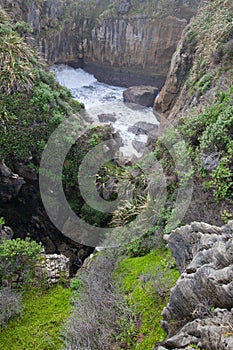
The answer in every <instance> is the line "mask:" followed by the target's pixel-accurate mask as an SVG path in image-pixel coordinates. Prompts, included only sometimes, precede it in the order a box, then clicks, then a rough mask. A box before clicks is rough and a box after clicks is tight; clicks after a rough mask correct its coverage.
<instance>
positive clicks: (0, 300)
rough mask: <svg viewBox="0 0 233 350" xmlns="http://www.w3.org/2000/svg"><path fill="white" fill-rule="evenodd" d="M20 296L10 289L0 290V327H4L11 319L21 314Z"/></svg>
mask: <svg viewBox="0 0 233 350" xmlns="http://www.w3.org/2000/svg"><path fill="white" fill-rule="evenodd" d="M22 308H23V306H22V295H21V294H20V293H19V292H16V291H13V290H12V289H10V288H8V287H7V288H2V289H1V290H0V326H6V325H7V323H8V322H9V320H10V319H11V318H13V317H14V316H16V315H20V314H21V312H22Z"/></svg>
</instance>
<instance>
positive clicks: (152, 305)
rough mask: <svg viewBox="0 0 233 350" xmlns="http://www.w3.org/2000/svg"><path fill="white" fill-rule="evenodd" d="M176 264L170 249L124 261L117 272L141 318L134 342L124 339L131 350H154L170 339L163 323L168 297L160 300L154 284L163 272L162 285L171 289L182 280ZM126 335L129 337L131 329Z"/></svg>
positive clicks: (123, 287)
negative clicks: (163, 311)
mask: <svg viewBox="0 0 233 350" xmlns="http://www.w3.org/2000/svg"><path fill="white" fill-rule="evenodd" d="M172 265H173V264H172V257H171V255H170V252H169V251H168V250H156V251H155V250H154V251H152V252H150V253H149V254H147V255H145V256H143V257H136V258H126V259H124V260H123V261H122V262H121V263H120V264H119V266H118V268H117V270H116V277H117V278H118V279H119V278H120V279H121V288H122V289H123V292H124V294H125V297H126V301H127V303H128V305H129V306H130V307H131V308H134V309H135V314H136V315H137V319H138V322H137V323H138V325H137V326H135V330H134V331H135V333H134V334H133V333H132V332H131V334H133V337H134V340H133V341H132V339H130V341H129V339H124V338H123V339H121V341H122V342H123V343H124V341H125V342H126V343H128V344H130V346H129V347H128V348H129V349H131V350H149V349H153V347H154V346H155V343H156V342H159V341H162V340H164V339H165V338H166V333H165V332H164V330H163V329H162V328H161V327H160V321H161V319H162V317H161V313H162V310H163V308H164V306H165V305H166V303H167V300H168V295H167V296H166V297H165V298H162V297H160V296H159V295H158V294H157V293H156V287H155V285H154V282H155V281H156V278H158V273H160V274H162V275H163V278H162V280H161V284H165V285H166V286H167V287H168V288H171V287H172V285H174V284H175V281H176V280H177V279H178V277H179V273H178V271H177V269H176V268H174V267H172ZM156 276H157V277H156ZM143 280H144V281H143ZM128 333H129V332H128ZM124 334H127V330H126V331H125V332H124ZM131 338H132V337H131ZM132 343H133V344H132Z"/></svg>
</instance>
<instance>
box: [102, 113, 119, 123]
mask: <svg viewBox="0 0 233 350" xmlns="http://www.w3.org/2000/svg"><path fill="white" fill-rule="evenodd" d="M98 119H99V121H100V122H101V123H108V122H112V123H114V122H115V121H116V120H117V118H116V114H115V113H109V114H108V113H102V114H98Z"/></svg>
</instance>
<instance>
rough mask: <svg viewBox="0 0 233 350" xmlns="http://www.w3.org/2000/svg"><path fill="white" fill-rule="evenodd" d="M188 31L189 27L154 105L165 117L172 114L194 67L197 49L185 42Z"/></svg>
mask: <svg viewBox="0 0 233 350" xmlns="http://www.w3.org/2000/svg"><path fill="white" fill-rule="evenodd" d="M187 30H188V27H187V28H186V30H185V31H184V32H183V35H182V38H181V40H180V43H179V45H178V47H177V49H176V51H175V53H174V54H173V56H172V60H171V65H170V69H169V72H168V75H167V79H166V82H165V84H164V86H163V88H162V90H161V91H160V94H159V96H158V97H157V98H156V100H155V103H154V110H155V111H156V112H159V113H162V114H163V115H164V116H167V115H168V114H169V113H170V112H171V110H172V108H173V106H174V105H175V103H176V101H177V98H178V96H179V94H180V91H181V88H182V86H183V84H184V82H185V81H186V78H187V76H188V74H189V71H190V68H191V67H192V63H193V58H194V51H195V47H192V46H189V45H187V42H186V41H185V33H186V31H187Z"/></svg>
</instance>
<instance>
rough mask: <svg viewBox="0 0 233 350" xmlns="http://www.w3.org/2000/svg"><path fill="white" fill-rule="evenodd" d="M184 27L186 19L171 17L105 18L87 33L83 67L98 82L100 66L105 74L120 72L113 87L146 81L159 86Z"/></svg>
mask: <svg viewBox="0 0 233 350" xmlns="http://www.w3.org/2000/svg"><path fill="white" fill-rule="evenodd" d="M186 24H187V21H186V19H179V18H176V17H172V16H168V17H165V18H150V17H142V16H139V17H132V18H127V19H124V18H122V19H112V18H110V19H105V20H103V21H102V22H101V23H100V25H99V26H98V27H96V28H94V29H93V30H92V32H91V37H90V39H89V40H88V42H87V44H86V47H85V65H86V67H87V69H89V70H91V71H93V72H95V71H97V74H98V75H99V76H100V78H101V77H102V80H106V78H105V79H104V75H103V73H102V75H101V67H103V66H104V67H105V69H108V71H109V72H111V71H114V68H115V67H118V68H120V69H121V70H122V72H120V71H118V76H117V75H116V77H115V83H116V84H117V83H118V84H119V83H120V84H121V85H129V84H128V81H130V84H131V85H132V84H133V83H134V82H135V83H141V84H144V83H146V82H147V81H148V82H150V84H153V85H157V86H158V87H161V85H162V83H163V82H164V80H165V77H166V74H167V71H168V68H169V66H170V61H171V57H172V54H173V52H174V51H175V48H176V45H177V43H178V41H179V39H180V36H181V33H182V30H183V29H184V27H185V26H186ZM112 68H113V69H112ZM133 74H135V75H137V76H138V78H137V80H136V78H134V77H133Z"/></svg>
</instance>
